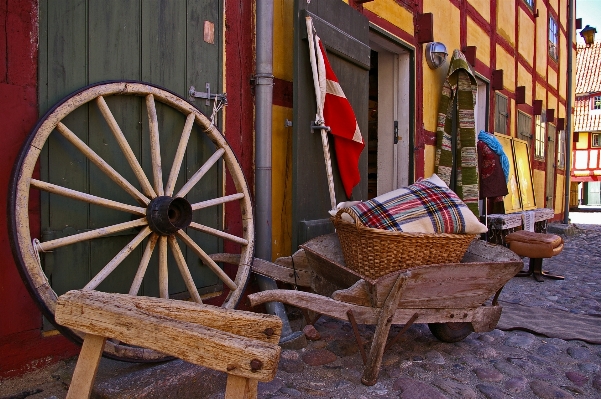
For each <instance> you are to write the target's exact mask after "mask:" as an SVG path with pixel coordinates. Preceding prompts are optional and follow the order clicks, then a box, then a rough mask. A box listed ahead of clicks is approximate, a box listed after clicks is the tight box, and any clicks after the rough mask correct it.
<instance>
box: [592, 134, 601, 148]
mask: <svg viewBox="0 0 601 399" xmlns="http://www.w3.org/2000/svg"><path fill="white" fill-rule="evenodd" d="M591 147H601V134H600V133H594V134H592V136H591Z"/></svg>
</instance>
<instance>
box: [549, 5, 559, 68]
mask: <svg viewBox="0 0 601 399" xmlns="http://www.w3.org/2000/svg"><path fill="white" fill-rule="evenodd" d="M558 35H559V32H558V29H557V22H555V19H554V18H553V17H552V16H549V55H550V56H551V57H552V58H553V59H554V60H557V57H558V54H557V43H558V40H559V36H558Z"/></svg>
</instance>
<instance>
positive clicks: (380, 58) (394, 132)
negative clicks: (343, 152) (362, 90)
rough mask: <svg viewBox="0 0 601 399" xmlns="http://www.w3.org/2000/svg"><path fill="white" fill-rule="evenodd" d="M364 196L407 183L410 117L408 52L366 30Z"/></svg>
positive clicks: (409, 66)
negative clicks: (368, 62) (368, 59)
mask: <svg viewBox="0 0 601 399" xmlns="http://www.w3.org/2000/svg"><path fill="white" fill-rule="evenodd" d="M370 47H371V49H372V50H371V68H370V71H369V115H368V143H367V146H368V198H369V199H371V198H373V197H376V196H378V195H381V194H383V193H387V192H389V191H392V190H395V189H397V188H399V187H404V186H407V185H408V184H409V183H410V179H411V180H412V178H411V175H412V173H411V171H412V170H411V165H412V162H413V160H412V156H411V153H410V147H411V146H412V140H411V132H412V128H413V117H412V115H411V112H410V109H411V104H412V96H411V87H412V85H411V52H409V51H408V50H407V49H405V48H403V47H402V46H400V45H399V44H396V43H394V42H391V41H390V40H388V39H386V38H384V37H382V36H380V35H378V34H376V33H373V32H370Z"/></svg>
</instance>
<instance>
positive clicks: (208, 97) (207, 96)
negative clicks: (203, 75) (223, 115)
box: [188, 82, 227, 105]
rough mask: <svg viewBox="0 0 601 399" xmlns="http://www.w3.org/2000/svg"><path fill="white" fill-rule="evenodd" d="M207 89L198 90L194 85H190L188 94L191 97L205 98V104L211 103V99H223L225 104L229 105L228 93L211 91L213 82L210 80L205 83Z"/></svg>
mask: <svg viewBox="0 0 601 399" xmlns="http://www.w3.org/2000/svg"><path fill="white" fill-rule="evenodd" d="M205 89H206V90H207V91H206V92H204V91H196V88H194V86H190V91H188V94H189V95H190V97H191V98H204V99H205V100H206V101H205V105H211V100H216V101H221V102H222V103H223V105H227V93H223V94H221V93H211V84H210V83H208V82H207V83H206V84H205Z"/></svg>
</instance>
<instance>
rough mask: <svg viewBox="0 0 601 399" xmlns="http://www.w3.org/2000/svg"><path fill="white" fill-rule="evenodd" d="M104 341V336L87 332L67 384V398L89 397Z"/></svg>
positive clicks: (81, 398)
mask: <svg viewBox="0 0 601 399" xmlns="http://www.w3.org/2000/svg"><path fill="white" fill-rule="evenodd" d="M105 341H106V337H102V336H99V335H93V334H87V335H86V337H85V338H84V340H83V345H82V347H81V351H80V352H79V358H78V359H77V364H76V365H75V370H74V371H73V377H72V378H71V384H70V385H69V392H67V399H84V398H89V397H90V394H91V393H92V387H93V386H94V380H95V379H96V372H97V371H98V364H100V358H101V357H102V349H103V348H104V342H105Z"/></svg>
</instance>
